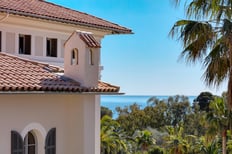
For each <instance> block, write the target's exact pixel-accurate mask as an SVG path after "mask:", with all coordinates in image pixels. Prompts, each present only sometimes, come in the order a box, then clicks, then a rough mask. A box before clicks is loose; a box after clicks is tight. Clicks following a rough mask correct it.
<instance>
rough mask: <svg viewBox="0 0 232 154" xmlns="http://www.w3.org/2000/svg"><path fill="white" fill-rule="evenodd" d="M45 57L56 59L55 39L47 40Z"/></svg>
mask: <svg viewBox="0 0 232 154" xmlns="http://www.w3.org/2000/svg"><path fill="white" fill-rule="evenodd" d="M47 56H48V57H57V39H54V38H47Z"/></svg>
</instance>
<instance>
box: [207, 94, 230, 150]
mask: <svg viewBox="0 0 232 154" xmlns="http://www.w3.org/2000/svg"><path fill="white" fill-rule="evenodd" d="M209 108H210V111H209V112H208V113H207V115H206V121H208V122H209V129H208V130H209V132H211V133H218V134H216V135H218V136H221V138H222V151H223V153H226V136H227V129H228V122H229V117H228V116H229V114H228V113H229V112H228V109H227V107H226V104H225V101H224V99H223V98H222V97H215V98H214V101H212V102H211V103H210V106H209Z"/></svg>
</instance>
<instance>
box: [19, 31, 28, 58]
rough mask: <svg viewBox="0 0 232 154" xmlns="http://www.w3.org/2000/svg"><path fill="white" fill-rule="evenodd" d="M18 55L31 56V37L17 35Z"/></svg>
mask: <svg viewBox="0 0 232 154" xmlns="http://www.w3.org/2000/svg"><path fill="white" fill-rule="evenodd" d="M19 54H25V55H30V54H31V35H24V34H19Z"/></svg>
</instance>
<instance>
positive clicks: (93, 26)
mask: <svg viewBox="0 0 232 154" xmlns="http://www.w3.org/2000/svg"><path fill="white" fill-rule="evenodd" d="M0 12H6V13H7V14H9V13H12V14H15V15H21V16H26V17H34V18H39V19H45V20H51V21H57V22H62V23H70V24H74V25H80V26H87V27H92V28H98V29H103V30H109V31H111V34H133V32H132V31H131V30H128V31H126V30H120V29H117V28H111V27H106V26H100V25H94V24H90V23H84V22H78V21H71V20H65V19H60V18H54V17H48V16H42V15H37V14H31V13H27V12H21V11H17V10H8V9H3V8H0Z"/></svg>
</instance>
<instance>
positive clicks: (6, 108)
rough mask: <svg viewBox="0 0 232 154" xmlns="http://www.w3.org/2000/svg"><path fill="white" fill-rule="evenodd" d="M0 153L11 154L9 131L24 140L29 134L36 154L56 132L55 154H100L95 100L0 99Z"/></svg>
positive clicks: (21, 96) (63, 97)
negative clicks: (17, 134)
mask: <svg viewBox="0 0 232 154" xmlns="http://www.w3.org/2000/svg"><path fill="white" fill-rule="evenodd" d="M0 100H1V101H0V106H1V107H0V122H1V130H0V136H1V139H0V153H1V154H10V153H11V144H10V143H11V134H10V132H11V130H16V131H17V132H19V133H20V135H21V136H22V137H23V138H24V137H25V136H26V134H27V133H28V132H30V131H32V132H33V133H34V134H35V138H36V143H37V144H36V149H37V150H36V151H37V154H44V153H45V150H44V146H45V137H46V135H47V133H48V131H49V130H50V129H51V128H54V127H55V128H56V154H99V153H100V136H99V132H100V123H99V118H98V117H100V101H99V96H94V95H74V94H73V95H72V94H44V95H39V94H6V95H0Z"/></svg>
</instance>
